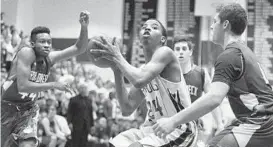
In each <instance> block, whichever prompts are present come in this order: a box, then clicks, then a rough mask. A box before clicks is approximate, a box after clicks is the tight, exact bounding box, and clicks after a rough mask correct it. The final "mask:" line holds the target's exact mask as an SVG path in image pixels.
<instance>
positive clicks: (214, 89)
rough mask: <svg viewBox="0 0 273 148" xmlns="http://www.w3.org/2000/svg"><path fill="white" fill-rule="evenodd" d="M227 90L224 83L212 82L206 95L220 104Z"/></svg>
mask: <svg viewBox="0 0 273 148" xmlns="http://www.w3.org/2000/svg"><path fill="white" fill-rule="evenodd" d="M229 88H230V87H229V85H228V84H226V83H224V82H212V83H211V85H210V89H209V92H208V94H209V95H211V96H212V99H215V100H214V101H216V102H218V103H219V104H220V103H221V102H222V100H223V99H224V98H225V96H226V95H227V93H228V91H229Z"/></svg>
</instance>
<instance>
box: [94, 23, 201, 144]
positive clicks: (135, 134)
mask: <svg viewBox="0 0 273 148" xmlns="http://www.w3.org/2000/svg"><path fill="white" fill-rule="evenodd" d="M139 37H140V41H141V43H142V45H143V48H144V56H145V61H146V64H144V65H143V67H141V68H135V67H133V66H132V65H130V64H129V63H128V62H127V61H126V60H125V59H124V58H123V56H122V54H121V53H120V49H119V46H115V45H112V44H111V43H110V42H107V41H106V40H104V42H103V44H102V43H100V42H97V44H98V45H99V46H100V47H103V49H104V50H91V53H93V54H101V57H100V58H102V57H104V58H107V59H108V60H110V61H113V62H114V64H112V69H113V71H114V74H115V83H116V92H117V98H118V101H119V103H120V106H121V110H122V113H123V115H125V116H128V115H130V114H131V113H132V112H133V111H134V110H135V109H136V108H137V107H138V106H139V105H140V104H141V102H142V101H143V100H144V98H145V99H146V102H147V108H148V112H147V117H146V121H145V122H144V125H143V127H142V128H141V129H130V130H128V131H125V132H123V133H120V134H119V135H118V136H116V137H115V138H113V139H112V140H111V141H110V142H111V143H112V144H113V145H114V146H191V145H194V143H195V141H196V132H197V129H196V125H195V123H194V122H190V123H187V124H183V125H180V126H178V127H177V128H175V130H174V132H172V133H171V134H170V135H169V136H167V137H166V138H159V137H157V136H156V133H154V132H153V130H152V128H151V127H152V125H153V124H154V123H156V121H157V120H158V119H160V118H162V117H170V116H172V115H174V114H176V113H177V112H179V111H180V110H183V109H184V108H186V107H188V106H189V105H190V103H191V101H190V96H189V93H188V90H187V87H186V84H185V81H184V78H183V75H182V74H181V68H180V66H179V61H178V59H177V58H176V56H175V54H174V52H173V51H172V49H170V48H169V47H167V46H164V44H165V42H166V39H167V33H166V29H165V28H164V26H163V25H162V24H161V23H160V22H159V21H158V20H155V19H149V20H147V21H146V22H145V23H144V25H143V26H142V28H141V30H140V33H139ZM113 65H116V67H115V66H113ZM123 76H125V77H126V78H127V79H128V80H129V81H130V83H131V84H133V87H132V88H131V89H130V91H129V93H128V92H127V90H126V88H125V84H124V80H123V79H124V77H123Z"/></svg>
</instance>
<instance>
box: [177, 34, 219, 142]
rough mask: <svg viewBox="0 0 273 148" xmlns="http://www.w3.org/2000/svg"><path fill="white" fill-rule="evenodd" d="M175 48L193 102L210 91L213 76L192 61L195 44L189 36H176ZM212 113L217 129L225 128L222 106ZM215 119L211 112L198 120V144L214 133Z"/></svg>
mask: <svg viewBox="0 0 273 148" xmlns="http://www.w3.org/2000/svg"><path fill="white" fill-rule="evenodd" d="M173 50H174V53H175V55H176V57H177V58H178V59H179V62H180V66H181V69H182V71H183V76H184V79H185V82H186V84H187V86H188V89H189V92H190V97H191V102H194V101H196V100H197V99H198V98H199V97H201V96H202V94H203V92H205V93H207V92H208V90H209V86H210V83H211V78H210V76H209V74H208V72H207V71H206V70H205V69H203V68H201V67H199V66H197V65H195V64H194V63H192V59H191V57H192V53H193V50H194V45H193V43H192V42H191V41H190V39H189V38H188V37H186V36H176V37H174V40H173ZM212 115H213V117H214V120H215V121H216V126H217V127H216V130H217V133H218V132H219V131H221V130H223V128H224V125H223V122H222V117H221V110H220V108H219V107H218V108H216V109H215V110H213V111H212ZM214 120H213V119H212V118H211V115H210V114H207V115H205V116H203V117H201V118H200V119H198V120H197V125H198V127H199V132H198V135H199V136H198V139H199V140H198V142H197V145H199V144H202V143H206V142H207V140H208V139H209V138H210V136H211V134H213V133H212V132H213V131H212V124H213V121H214ZM199 142H202V143H199Z"/></svg>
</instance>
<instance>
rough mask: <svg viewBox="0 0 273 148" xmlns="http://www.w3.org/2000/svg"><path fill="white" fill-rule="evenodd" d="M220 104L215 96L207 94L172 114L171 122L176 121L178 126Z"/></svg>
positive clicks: (175, 123) (197, 117)
mask: <svg viewBox="0 0 273 148" xmlns="http://www.w3.org/2000/svg"><path fill="white" fill-rule="evenodd" d="M208 100H210V101H208ZM214 100H215V101H214ZM218 105H219V102H218V101H217V99H216V98H214V96H212V95H208V94H205V95H203V96H202V97H201V98H199V99H198V100H196V101H195V102H194V103H193V104H192V105H190V106H189V107H187V108H185V109H184V110H182V111H180V112H179V113H177V114H175V115H174V116H172V117H171V122H174V125H175V127H177V126H178V125H180V124H184V123H188V122H190V121H193V120H196V119H199V118H200V117H202V116H204V115H205V114H207V113H208V112H211V111H212V110H213V109H214V108H216V107H217V106H218Z"/></svg>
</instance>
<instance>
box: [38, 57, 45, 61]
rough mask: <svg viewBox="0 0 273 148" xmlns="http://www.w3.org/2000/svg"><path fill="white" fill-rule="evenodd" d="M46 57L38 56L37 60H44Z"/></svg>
mask: <svg viewBox="0 0 273 148" xmlns="http://www.w3.org/2000/svg"><path fill="white" fill-rule="evenodd" d="M43 59H44V57H43V56H36V61H42V60H43Z"/></svg>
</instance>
